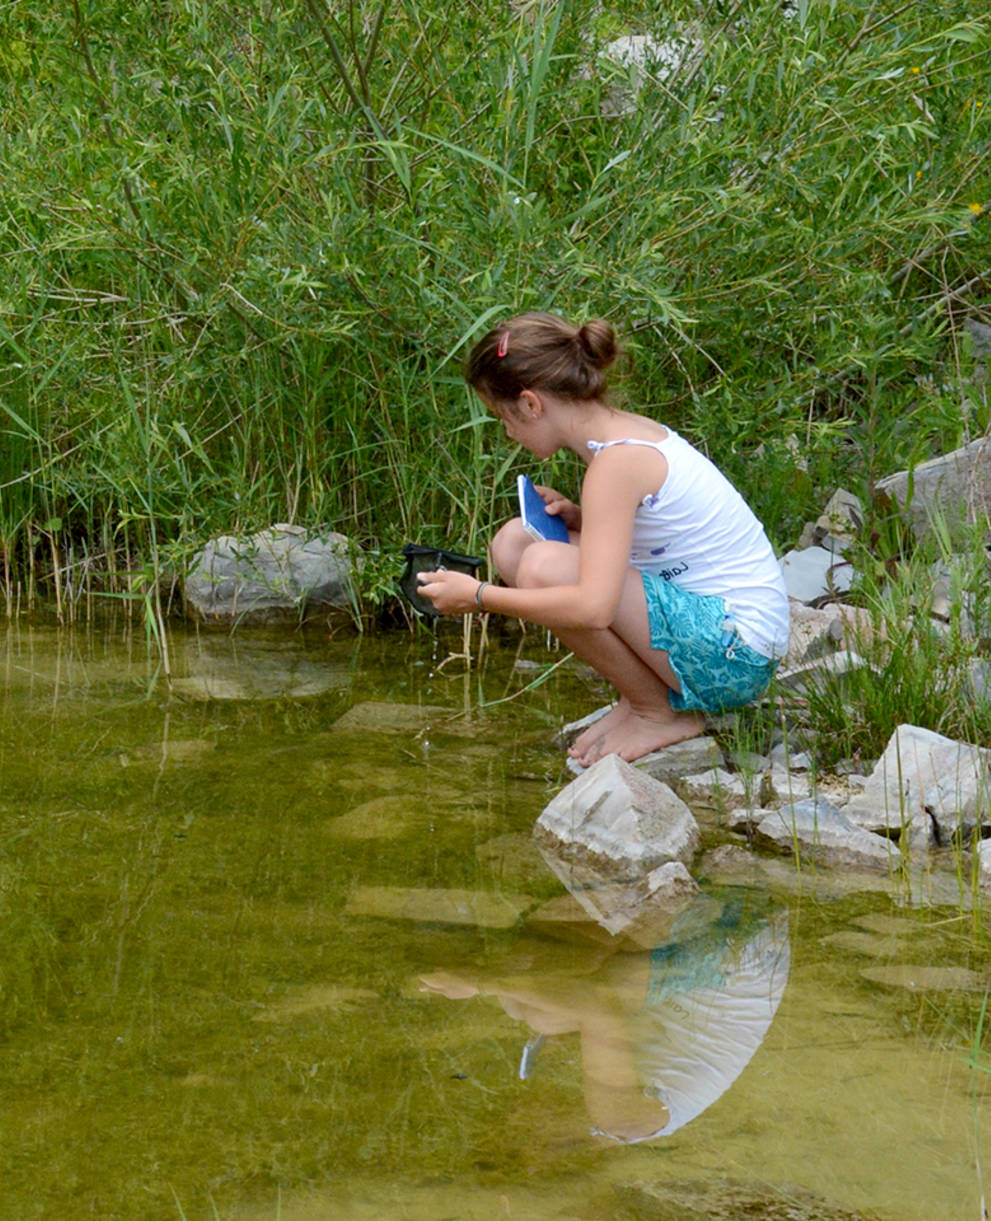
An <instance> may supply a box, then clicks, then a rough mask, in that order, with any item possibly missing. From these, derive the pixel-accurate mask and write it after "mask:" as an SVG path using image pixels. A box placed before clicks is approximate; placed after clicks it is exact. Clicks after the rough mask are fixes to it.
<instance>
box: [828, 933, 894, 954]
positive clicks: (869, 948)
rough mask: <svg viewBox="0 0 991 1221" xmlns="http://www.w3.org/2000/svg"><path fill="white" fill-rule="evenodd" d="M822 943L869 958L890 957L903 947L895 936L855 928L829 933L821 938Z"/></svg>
mask: <svg viewBox="0 0 991 1221" xmlns="http://www.w3.org/2000/svg"><path fill="white" fill-rule="evenodd" d="M822 944H823V945H829V946H833V947H834V948H836V949H838V950H847V951H849V952H850V953H851V954H865V955H866V956H867V957H869V958H891V957H892V955H893V954H898V953H900V952H901V951H902V949H903V948H904V947H903V942H902V941H900V940H899V939H898V938H897V937H877V936H875V935H874V934H873V933H864V932H858V931H857V930H856V929H843V930H842V931H841V932H839V933H830V934H829V936H828V937H823V938H822Z"/></svg>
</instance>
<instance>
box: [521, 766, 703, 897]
mask: <svg viewBox="0 0 991 1221" xmlns="http://www.w3.org/2000/svg"><path fill="white" fill-rule="evenodd" d="M534 836H535V837H536V839H537V842H538V843H540V844H542V845H544V846H546V847H548V848H549V849H551V850H552V851H553V852H554V853H555V854H556V855H557V856H559V857H561V858H563V859H565V860H574V861H587V862H589V863H590V864H594V865H595V867H596V868H598V869H600V870H604V871H607V872H611V873H614V874H616V875H618V876H637V875H640V874H644V873H649V872H650V871H651V870H653V869H656V868H657V866H659V865H664V864H667V863H668V862H670V861H681V862H682V863H683V864H688V863H689V862H690V861H691V860H692V858H693V857H694V855H695V853H696V852H697V851H698V848H699V844H700V835H699V828H698V824H697V823H696V821H695V819H694V817H693V816H692V812H691V810H689V808H688V806H687V805H685V803H684V802H683V801H682V800H681V798H680V797H678V796H677V795H676V794H675V793H674V792H672V790H671V789H670V788H669V787H668V786H667V785H666V784H664V783H663V781H660V780H655V779H653V777H651V776H648V775H646V774H645V773H644V772H642V771H639V770H638V769H637V768H635V767H633V766H632V765H631V764H629V763H626V762H624V761H623V760H622V759H620V758H619V756H618V755H606V756H605V758H603V759H599V760H598V761H597V762H595V763H594V764H593V765H592V766H591V767H590V768H589V769H588V770H587V771H586V772H584V773H583V774H582V775H581V776H579V777H578V779H577V780H573V781H572V782H571V784H569V785H567V786H566V787H565V788H563V789H562V790H561V791H560V792H559V793H558V794H557V796H556V797H555V798H554V799H553V800H552V801H551V802H550V803H549V805H548V806H547V807H546V808H545V809H544V812H543V813H542V814H541V815H540V817H539V818H538V819H537V823H536V825H535V827H534Z"/></svg>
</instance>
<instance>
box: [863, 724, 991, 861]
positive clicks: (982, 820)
mask: <svg viewBox="0 0 991 1221" xmlns="http://www.w3.org/2000/svg"><path fill="white" fill-rule="evenodd" d="M989 803H991V752H989V751H987V750H982V749H981V748H980V747H977V746H971V745H969V744H968V743H966V742H957V741H955V740H954V739H953V738H946V737H944V736H943V735H942V734H938V733H933V731H932V730H930V729H921V728H919V726H917V725H899V726H898V728H897V729H896V730H895V732H894V734H893V735H892V737H891V739H890V741H889V742H888V745H887V746H886V747H885V750H884V754H883V755H882V756H881V758H880V759H879V760H878V762H877V765H876V766H875V768H874V771H873V772H872V773H871V775H870V776H869V777H868V780H867V784H866V785H865V786H864V788H863V790H862V791H861V792H860V793H858V794H857V795H856V796H855V797H853V798H851V800H850V801H849V802H847V804H846V805H845V806H844V807H843V814H844V815H845V816H846V817H847V818H848V819H850V821H851V822H854V823H856V824H857V826H859V827H863V828H865V829H866V830H869V831H884V830H887V831H891V830H898V831H900V832H901V833H902V836H903V837H904V836H905V835H906V833H907V836H908V842H909V843H910V846H911V847H912V848H924V847H925V846H926V845H927V844H928V843H930V842H932V841H933V840H935V841H937V842H940V843H946V842H948V841H949V840H950V839H951V838H952V837H953V836H954V835H956V834H957V833H958V832H959V833H962V834H963V835H964V836H968V835H970V834H972V833H973V831H974V830H975V829H977V828H979V827H982V826H986V825H989V824H991V811H989V808H988V807H989Z"/></svg>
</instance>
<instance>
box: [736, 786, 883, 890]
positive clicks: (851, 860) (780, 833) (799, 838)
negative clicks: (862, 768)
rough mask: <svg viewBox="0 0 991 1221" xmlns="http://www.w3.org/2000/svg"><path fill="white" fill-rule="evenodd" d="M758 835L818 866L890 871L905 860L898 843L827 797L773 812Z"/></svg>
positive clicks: (786, 806) (767, 841)
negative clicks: (849, 816) (846, 813)
mask: <svg viewBox="0 0 991 1221" xmlns="http://www.w3.org/2000/svg"><path fill="white" fill-rule="evenodd" d="M757 836H758V838H759V839H761V840H763V841H765V842H766V843H770V844H773V845H774V846H775V847H777V848H779V849H781V850H783V851H785V852H789V853H796V854H797V855H798V856H799V857H800V858H801V859H802V860H807V861H811V862H813V863H814V864H816V865H832V866H840V867H843V868H849V869H871V870H881V871H883V872H888V871H890V870H892V869H894V868H897V867H898V866H899V865H900V864H901V863H902V854H901V852H900V851H899V849H898V847H897V845H896V844H893V843H892V842H891V841H890V840H888V839H885V838H884V836H883V835H875V834H873V833H872V832H870V831H864V830H863V829H862V828H860V827H858V826H856V824H855V823H852V822H850V821H849V819H846V818H844V817H843V815H842V814H841V813H840V811H839V810H838V809H837V808H836V806H834V805H833V804H832V803H831V802H828V801H827V800H826V799H825V798H824V797H816V798H809V799H808V800H806V801H795V802H792V803H791V804H790V805H785V806H782V807H781V808H780V809H778V810H774V811H772V812H771V813H769V814H768V815H767V816H766V817H765V818H764V819H762V820H761V822H760V823H759V824H758V825H757Z"/></svg>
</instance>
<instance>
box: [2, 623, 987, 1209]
mask: <svg viewBox="0 0 991 1221" xmlns="http://www.w3.org/2000/svg"><path fill="white" fill-rule="evenodd" d="M458 641H459V638H457V637H451V638H450V639H449V643H450V644H451V646H452V647H456V646H457V643H458ZM171 644H172V653H173V663H174V670H175V674H176V676H177V682H176V684H175V689H174V691H173V692H172V693H171V694H170V692H169V689H168V687H167V685H166V684H165V682H164V681H163V680H162V679H161V677H160V676H159V675H158V674H157V673H156V670H155V667H154V664H153V663H152V662H150V661H149V660H148V658H147V656H146V653H145V647H144V641H143V639H142V638H141V637H140V635H138V636H133V637H132V636H130V635H129V634H128V633H127V631H126V630H125V629H124V628H123V627H122V626H119V625H118V626H116V627H107V628H105V629H102V630H100V631H90V632H81V631H80V632H75V633H73V632H67V631H59V630H57V629H55V628H54V627H46V626H40V627H39V626H27V625H20V626H15V627H12V628H9V629H8V630H7V632H6V635H5V637H4V638H3V641H2V644H0V693H2V713H0V937H2V942H0V987H2V991H0V1035H2V1040H3V1042H2V1061H0V1063H2V1074H0V1167H2V1169H0V1175H2V1177H0V1183H2V1191H0V1216H2V1217H4V1218H7V1217H9V1218H17V1219H18V1221H21V1219H27V1218H56V1217H58V1218H61V1217H68V1216H72V1217H76V1216H95V1217H100V1218H141V1219H156V1218H179V1217H183V1216H184V1217H186V1218H189V1219H190V1221H193V1219H194V1218H196V1219H198V1218H214V1217H217V1216H219V1217H222V1218H244V1219H251V1221H256V1219H257V1221H268V1219H274V1218H276V1217H279V1218H282V1219H283V1221H304V1219H306V1221H316V1219H318V1218H319V1219H324V1218H328V1219H329V1218H334V1219H336V1218H343V1219H345V1221H359V1219H360V1221H365V1219H366V1218H367V1219H371V1218H399V1219H404V1221H405V1219H410V1221H412V1219H414V1218H415V1219H418V1221H419V1219H421V1218H422V1219H423V1221H428V1219H429V1221H440V1219H442V1218H452V1219H453V1218H463V1219H472V1221H474V1219H475V1218H479V1219H481V1218H485V1219H489V1218H502V1217H506V1218H526V1219H527V1221H544V1219H548V1221H550V1219H555V1221H561V1219H566V1218H570V1219H573V1221H577V1219H582V1221H592V1219H600V1218H607V1217H608V1218H613V1217H615V1218H633V1217H644V1218H682V1217H685V1218H695V1217H710V1216H720V1217H727V1218H729V1217H742V1216H754V1217H777V1216H779V1215H780V1216H785V1215H788V1216H789V1217H791V1216H798V1217H813V1216H814V1217H822V1218H832V1217H839V1216H849V1215H853V1214H854V1213H858V1214H861V1215H863V1216H871V1217H875V1216H876V1217H878V1218H882V1219H883V1221H914V1219H916V1218H918V1219H920V1221H921V1219H923V1218H925V1219H926V1221H931V1219H932V1218H933V1217H939V1218H952V1219H956V1218H960V1219H968V1221H969V1219H973V1221H979V1218H980V1216H981V1213H980V1207H981V1193H982V1186H983V1178H982V1167H981V1162H982V1160H983V1162H984V1163H985V1164H987V1165H991V1147H989V1144H988V1136H987V1133H988V1130H989V1126H991V1113H989V1100H988V1097H987V1092H988V1091H987V1086H988V1082H989V1076H988V1073H987V1072H986V1071H985V1070H986V1069H991V1054H988V1052H986V1051H985V1050H984V1049H983V1048H982V1047H981V1030H982V1013H983V1006H984V1001H985V992H984V979H985V977H986V975H987V973H988V971H989V969H991V963H989V956H988V953H987V948H986V943H985V940H984V938H983V935H982V933H981V931H980V929H979V928H975V923H974V920H973V918H972V917H971V916H970V915H965V914H964V915H962V914H961V913H960V911H959V910H957V909H956V908H954V907H949V908H940V909H935V910H930V911H925V912H920V911H917V910H912V909H910V908H908V907H903V906H899V905H898V904H896V903H895V902H894V901H893V900H891V899H890V898H888V897H887V896H885V895H883V894H880V893H874V894H863V895H857V896H853V897H847V898H845V899H842V900H841V899H830V898H829V894H830V890H829V887H828V886H822V885H820V884H818V883H816V881H815V879H808V880H806V881H804V882H803V883H802V885H800V886H798V887H797V888H788V892H787V893H782V894H780V895H776V896H768V895H764V894H756V893H752V892H747V891H744V890H742V889H740V888H738V887H735V888H726V887H725V886H722V887H719V888H713V889H710V890H709V892H708V893H707V895H706V903H707V904H708V905H709V906H708V907H707V908H706V909H705V912H704V913H703V916H702V917H701V918H700V919H699V921H698V923H697V927H694V928H693V929H692V930H691V931H690V934H689V935H685V936H682V937H680V939H679V937H673V938H672V939H671V940H672V942H675V943H677V944H675V945H674V946H673V948H672V946H670V945H669V946H668V947H667V950H666V951H665V953H663V954H660V955H658V954H655V955H654V961H653V963H652V962H651V956H650V955H649V954H648V953H647V952H646V951H645V950H644V949H643V947H642V946H640V947H638V946H637V945H634V944H632V943H631V942H630V941H629V939H627V941H626V942H625V943H621V942H617V941H615V940H610V939H609V938H608V937H607V936H606V935H605V934H604V933H602V930H601V929H598V927H597V926H596V925H594V924H592V923H591V922H590V921H588V920H585V921H582V920H580V919H578V918H576V914H575V911H573V910H572V911H570V912H569V911H568V910H567V904H568V903H569V902H572V900H570V899H568V897H567V896H566V892H565V890H564V887H563V886H562V884H561V883H560V882H559V881H558V880H557V878H556V877H555V876H554V874H553V873H552V872H551V871H550V869H549V868H548V867H547V865H546V864H545V863H544V862H543V860H542V859H541V858H540V857H539V855H538V854H537V853H536V851H535V850H534V849H533V847H532V844H531V841H530V837H529V830H530V827H531V826H532V824H533V821H534V820H535V818H536V817H537V815H538V814H539V813H540V811H541V809H542V808H543V806H544V804H545V803H546V801H547V800H548V797H549V795H550V794H551V793H552V792H553V791H555V790H556V789H557V788H558V787H560V786H561V784H563V783H564V782H565V777H564V776H563V774H562V770H561V763H562V757H561V755H560V752H559V751H557V750H555V749H554V748H552V747H551V746H550V745H549V737H550V733H551V731H552V730H553V727H554V726H555V725H556V724H558V723H559V722H561V721H563V720H567V719H571V718H572V717H573V716H575V715H580V714H582V713H584V712H585V711H588V710H590V709H591V708H592V707H593V706H594V704H595V702H596V698H597V696H596V693H595V692H594V691H592V690H591V689H590V688H589V687H587V686H586V685H585V683H584V682H583V680H582V678H581V676H580V675H579V674H577V673H576V672H574V671H571V670H569V669H568V668H567V667H563V668H562V669H561V670H560V671H558V672H557V673H556V674H555V675H554V677H553V678H552V679H551V681H549V682H547V683H546V684H545V685H543V686H541V687H540V688H539V689H537V690H535V691H533V692H531V693H529V694H528V695H526V696H525V697H524V698H523V699H522V700H518V701H513V702H508V703H495V704H493V705H492V706H491V707H489V708H488V709H487V710H485V711H482V712H479V711H478V707H477V706H478V703H479V701H480V699H483V698H484V699H486V700H488V701H495V700H498V699H499V698H500V697H502V696H504V695H506V694H507V693H509V692H512V691H514V690H517V689H518V688H519V687H521V686H522V685H524V684H525V683H526V682H527V681H528V680H530V679H531V678H532V677H533V673H532V671H527V670H523V671H521V670H519V669H516V670H514V661H515V660H516V650H515V646H514V647H513V648H509V647H508V646H505V645H503V646H501V647H498V648H493V649H492V650H491V651H490V652H489V654H488V655H487V658H486V661H485V665H484V668H483V670H482V672H481V674H471V675H468V676H466V675H465V674H464V673H463V666H462V664H461V663H460V662H457V661H454V662H450V663H448V664H447V665H446V666H445V667H444V668H443V669H438V666H437V662H438V660H439V659H442V658H443V656H444V654H445V653H446V651H447V649H446V645H445V647H442V648H441V649H440V652H439V653H436V651H435V647H434V645H433V642H432V641H431V640H430V639H429V638H428V637H426V636H423V637H417V638H415V639H408V638H407V637H405V636H401V635H400V636H396V637H394V638H390V639H388V640H374V641H362V640H355V639H352V638H346V639H335V640H330V639H327V638H325V637H322V636H320V635H307V636H306V637H305V638H304V637H301V636H289V637H283V638H278V637H255V636H248V635H243V636H239V637H237V638H236V639H235V640H231V639H229V638H227V637H223V636H213V635H210V636H202V637H200V636H197V635H196V634H193V633H191V634H182V633H176V634H175V635H174V636H173V639H172V642H171ZM522 659H523V660H524V662H525V661H527V660H530V661H534V660H540V661H543V660H544V655H543V653H542V651H541V648H540V641H539V640H534V641H533V643H532V646H531V645H527V646H526V647H524V649H523V651H522ZM384 705H403V706H405V707H404V708H402V709H399V710H398V711H397V710H396V709H395V707H393V708H388V707H383V706H384ZM437 706H441V707H443V708H445V709H447V710H448V711H447V712H445V713H439V712H432V711H429V710H428V711H426V712H423V709H424V708H427V709H429V708H432V707H437ZM411 708H412V709H414V710H419V711H411ZM342 718H343V719H342ZM551 901H556V902H551ZM548 904H550V906H548ZM686 947H687V948H686ZM647 948H648V949H649V948H650V947H647ZM933 966H935V967H939V968H949V967H952V968H955V972H953V973H949V974H946V973H944V974H942V975H937V976H934V977H927V976H926V974H925V972H924V971H923V970H921V968H929V967H933ZM905 968H911V969H910V970H907V971H906V970H905ZM899 972H901V973H900V974H899ZM479 989H480V991H479ZM746 997H749V999H745V998H746ZM768 998H770V1002H769V1000H768ZM779 1001H780V1003H778V1002H779ZM754 1005H756V1006H757V1008H756V1010H755V1009H754ZM762 1005H763V1010H762V1009H761V1006H762ZM748 1006H749V1007H748ZM703 1013H704V1020H703V1017H702V1015H703ZM686 1015H687V1016H686ZM679 1023H680V1025H679ZM985 1024H986V1023H985ZM689 1027H691V1029H692V1030H694V1031H695V1034H694V1035H691V1034H690V1033H686V1032H688V1031H689ZM541 1030H542V1031H544V1032H545V1034H547V1038H546V1042H545V1044H544V1045H543V1047H542V1048H540V1049H539V1050H538V1049H537V1048H536V1047H535V1046H534V1045H533V1043H532V1039H533V1036H534V1034H535V1032H536V1031H541ZM693 1038H694V1039H695V1043H694V1044H693V1042H692V1040H693ZM528 1042H530V1049H529V1051H528V1052H527V1056H526V1062H525V1064H524V1065H523V1069H524V1072H525V1074H526V1077H525V1079H522V1078H521V1055H522V1053H523V1049H524V1046H525V1045H526V1044H527V1043H528ZM735 1046H738V1047H739V1048H740V1049H742V1050H740V1051H739V1054H736V1053H734V1051H733V1048H734V1047H735ZM734 1057H735V1062H734ZM672 1066H673V1067H672ZM668 1070H671V1072H673V1073H674V1076H673V1077H672V1076H670V1075H669V1076H668V1077H667V1078H665V1073H666V1072H668ZM714 1072H715V1073H717V1074H718V1073H722V1074H723V1078H724V1080H723V1082H722V1090H723V1092H721V1093H719V1090H720V1083H718V1082H717V1083H716V1084H715V1085H712V1083H711V1082H710V1084H709V1085H708V1086H706V1085H705V1083H704V1080H703V1079H704V1078H706V1074H707V1073H708V1074H710V1075H711V1074H712V1073H714ZM651 1074H653V1076H652V1075H651ZM661 1079H665V1080H667V1082H668V1085H671V1082H672V1081H674V1082H675V1085H676V1086H677V1089H674V1091H673V1092H672V1091H670V1090H669V1092H668V1093H667V1094H666V1095H662V1097H666V1099H667V1103H668V1110H666V1111H665V1109H664V1107H663V1106H662V1105H661V1101H660V1099H658V1098H654V1097H651V1096H648V1095H645V1093H644V1089H643V1086H644V1083H645V1081H647V1080H658V1081H659V1080H661ZM700 1083H701V1084H700ZM707 1088H708V1089H709V1090H710V1092H712V1091H713V1090H714V1091H715V1092H716V1093H717V1094H719V1096H718V1097H717V1099H716V1100H715V1101H713V1102H711V1105H705V1099H704V1098H703V1094H704V1093H705V1089H707ZM679 1090H680V1093H678V1091H679ZM676 1094H677V1102H676V1101H675V1096H676ZM693 1094H694V1095H697V1097H695V1100H694V1102H693V1100H692V1099H693ZM700 1100H701V1102H702V1104H703V1105H702V1106H701V1108H700V1109H699V1102H700ZM696 1110H698V1113H697V1114H695V1113H693V1112H694V1111H696ZM676 1113H677V1114H678V1115H680V1117H681V1120H682V1121H683V1122H681V1123H680V1126H677V1127H676V1130H674V1131H673V1132H672V1133H671V1134H670V1135H667V1136H661V1137H658V1138H657V1139H654V1140H648V1141H645V1142H642V1143H632V1144H631V1143H621V1142H618V1141H616V1140H615V1139H611V1138H609V1137H607V1136H602V1135H594V1134H593V1133H592V1131H591V1129H599V1130H600V1131H601V1130H609V1131H612V1132H613V1134H614V1135H615V1134H616V1133H617V1132H625V1133H626V1134H627V1135H631V1134H638V1135H642V1134H644V1133H645V1132H651V1131H654V1130H656V1128H657V1127H658V1126H663V1124H664V1123H666V1122H668V1119H669V1118H670V1117H671V1116H673V1115H675V1114H676ZM624 1125H625V1126H624ZM816 1199H818V1200H821V1201H826V1202H828V1203H827V1204H822V1205H815V1204H811V1203H810V1201H812V1200H816ZM803 1201H804V1204H805V1208H806V1211H804V1212H801V1211H792V1212H788V1213H787V1214H786V1213H785V1212H778V1211H774V1210H775V1209H776V1208H778V1209H783V1208H785V1207H786V1206H788V1207H792V1208H797V1206H798V1204H799V1203H801V1202H803ZM719 1209H722V1211H718V1210H719ZM748 1210H749V1211H748Z"/></svg>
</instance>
